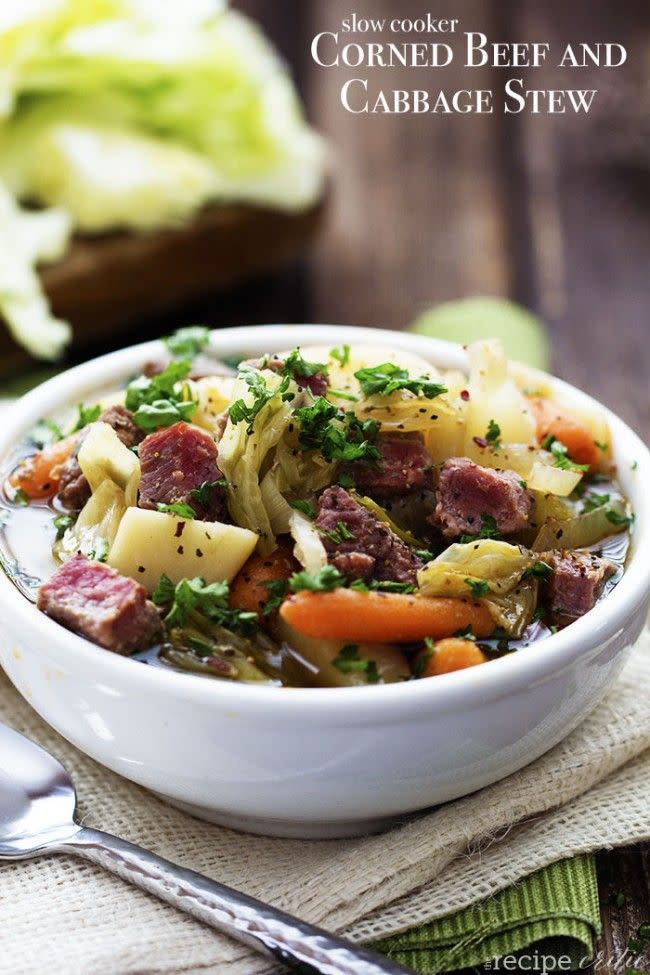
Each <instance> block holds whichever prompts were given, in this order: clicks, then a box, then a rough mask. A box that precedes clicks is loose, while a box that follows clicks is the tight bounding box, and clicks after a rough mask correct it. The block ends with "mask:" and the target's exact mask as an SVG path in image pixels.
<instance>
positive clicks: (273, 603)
mask: <svg viewBox="0 0 650 975" xmlns="http://www.w3.org/2000/svg"><path fill="white" fill-rule="evenodd" d="M262 585H263V586H264V587H265V588H266V589H268V591H269V598H268V599H267V600H266V602H265V603H264V606H263V607H262V615H263V616H269V615H270V614H271V613H274V612H275V611H276V609H279V608H280V606H281V605H282V602H283V600H284V597H285V596H286V594H287V589H288V583H287V580H286V579H268V580H267V581H266V582H263V583H262Z"/></svg>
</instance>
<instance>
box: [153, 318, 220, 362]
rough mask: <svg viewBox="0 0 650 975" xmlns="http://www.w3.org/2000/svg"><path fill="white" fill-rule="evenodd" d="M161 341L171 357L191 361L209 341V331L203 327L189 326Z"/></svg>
mask: <svg viewBox="0 0 650 975" xmlns="http://www.w3.org/2000/svg"><path fill="white" fill-rule="evenodd" d="M163 341H164V343H165V345H166V346H167V348H168V349H169V351H170V352H171V354H172V355H175V356H180V357H182V358H183V359H193V358H194V356H195V355H198V354H199V352H203V350H204V349H205V348H206V346H207V344H208V342H209V341H210V331H209V329H207V328H206V327H205V325H189V326H188V327H187V328H179V329H177V330H176V331H175V332H174V333H173V334H172V335H168V336H167V338H166V339H163Z"/></svg>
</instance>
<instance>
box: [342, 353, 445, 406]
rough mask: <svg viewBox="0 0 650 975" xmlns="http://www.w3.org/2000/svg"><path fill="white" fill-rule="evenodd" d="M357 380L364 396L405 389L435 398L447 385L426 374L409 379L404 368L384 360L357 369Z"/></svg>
mask: <svg viewBox="0 0 650 975" xmlns="http://www.w3.org/2000/svg"><path fill="white" fill-rule="evenodd" d="M354 376H355V379H358V380H359V385H360V387H361V392H362V393H363V395H364V396H390V395H391V393H394V392H396V391H397V390H398V389H405V390H407V391H408V392H409V393H414V394H415V395H416V396H424V397H425V398H426V399H435V397H436V396H440V395H441V394H442V393H446V392H447V387H446V386H443V385H442V384H441V383H437V382H434V381H433V380H432V379H429V378H428V377H427V376H420V378H419V379H411V377H410V376H409V374H408V371H407V370H406V369H402V368H401V367H400V366H396V365H395V364H394V363H393V362H384V363H382V365H379V366H369V367H368V368H367V369H359V370H358V372H355V374H354Z"/></svg>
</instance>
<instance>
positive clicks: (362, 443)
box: [295, 396, 381, 461]
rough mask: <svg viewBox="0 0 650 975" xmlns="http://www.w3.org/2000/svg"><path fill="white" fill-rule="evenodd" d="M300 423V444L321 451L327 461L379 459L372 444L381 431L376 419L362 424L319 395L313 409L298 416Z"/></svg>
mask: <svg viewBox="0 0 650 975" xmlns="http://www.w3.org/2000/svg"><path fill="white" fill-rule="evenodd" d="M295 416H296V419H297V420H298V422H299V423H300V434H299V438H298V439H299V441H300V444H301V446H302V447H304V448H305V450H318V451H320V453H321V454H322V455H323V457H324V458H325V460H330V461H331V460H343V461H346V460H348V461H349V460H371V461H372V460H379V458H380V456H381V454H380V453H379V451H378V450H377V448H376V447H375V446H374V444H373V442H372V441H373V440H375V438H376V436H377V433H378V431H379V424H378V423H377V422H376V420H366V421H365V422H363V423H362V422H361V421H360V420H358V419H357V417H356V416H355V415H354V413H344V412H343V411H342V410H340V409H339V408H338V407H337V406H334V405H333V404H332V403H328V401H327V400H326V399H325V398H324V397H323V396H319V397H317V399H316V400H314V403H313V404H312V405H311V406H304V407H302V408H300V409H298V410H296V413H295Z"/></svg>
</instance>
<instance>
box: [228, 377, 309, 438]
mask: <svg viewBox="0 0 650 975" xmlns="http://www.w3.org/2000/svg"><path fill="white" fill-rule="evenodd" d="M239 376H240V378H242V379H243V380H244V382H245V383H246V385H247V386H248V388H249V389H250V391H251V393H252V394H253V402H252V403H251V404H250V406H249V405H248V403H247V402H246V400H243V399H238V400H235V402H234V403H233V404H232V405H231V407H230V409H229V411H228V415H229V417H230V421H231V423H235V424H237V423H246V424H247V426H246V432H247V433H249V434H250V433H252V432H253V425H254V423H255V420H256V418H257V417H258V415H259V414H260V413H261V412H262V410H263V409H264V407H265V406H266V405H267V403H270V402H271V400H272V399H273V398H274V397H275V396H280V397H282V399H283V400H284V401H285V402H286V401H288V400H291V399H293V396H294V394H293V393H290V392H289V391H288V390H289V385H290V383H291V375H290V374H289V373H286V375H285V376H284V377H283V378H282V380H281V382H280V384H279V385H278V386H275V387H270V386H269V385H268V384H267V382H266V379H265V378H264V376H263V375H262V374H261V372H258V370H256V369H251V367H250V366H245V367H242V368H241V370H240V373H239Z"/></svg>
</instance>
